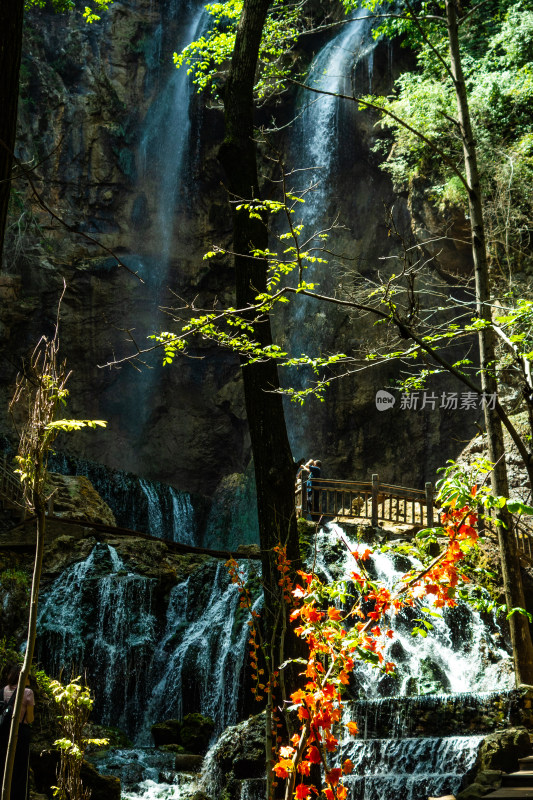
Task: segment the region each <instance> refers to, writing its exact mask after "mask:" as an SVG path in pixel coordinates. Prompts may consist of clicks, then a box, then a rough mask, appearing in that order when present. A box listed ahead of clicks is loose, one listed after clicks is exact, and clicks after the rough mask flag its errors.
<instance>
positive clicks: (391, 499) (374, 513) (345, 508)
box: [296, 475, 434, 527]
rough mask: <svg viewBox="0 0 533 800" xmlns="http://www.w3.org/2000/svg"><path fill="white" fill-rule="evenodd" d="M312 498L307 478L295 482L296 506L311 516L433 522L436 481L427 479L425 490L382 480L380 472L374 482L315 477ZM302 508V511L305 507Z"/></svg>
mask: <svg viewBox="0 0 533 800" xmlns="http://www.w3.org/2000/svg"><path fill="white" fill-rule="evenodd" d="M312 483H313V486H312V490H311V495H310V501H309V500H308V489H307V481H306V480H305V479H304V480H303V481H301V480H300V481H299V482H298V484H297V486H296V510H297V512H298V513H299V514H302V513H309V514H311V517H312V519H315V520H316V519H319V518H320V517H325V518H326V519H333V518H334V517H344V518H348V519H360V518H363V519H369V520H371V522H372V525H374V526H375V525H377V524H378V521H379V520H384V521H387V522H396V523H404V524H408V525H420V526H424V527H425V526H429V527H431V526H432V525H433V520H434V503H433V485H432V484H431V483H426V489H425V491H422V490H420V489H409V488H406V487H404V486H394V485H393V484H389V483H380V482H379V476H378V475H372V481H371V482H366V483H365V482H360V481H339V480H330V479H327V478H313V479H312ZM302 509H303V511H302Z"/></svg>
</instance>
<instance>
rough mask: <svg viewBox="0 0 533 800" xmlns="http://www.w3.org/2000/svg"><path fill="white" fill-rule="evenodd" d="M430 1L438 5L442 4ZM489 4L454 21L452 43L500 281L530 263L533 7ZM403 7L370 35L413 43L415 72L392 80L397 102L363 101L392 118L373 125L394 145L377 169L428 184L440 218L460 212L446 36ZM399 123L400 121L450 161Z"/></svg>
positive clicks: (462, 200)
mask: <svg viewBox="0 0 533 800" xmlns="http://www.w3.org/2000/svg"><path fill="white" fill-rule="evenodd" d="M438 5H439V7H440V8H441V9H442V7H443V5H442V3H440V4H438ZM422 6H424V4H422ZM489 6H490V7H489V8H486V6H484V8H483V11H482V12H481V13H480V14H473V15H472V16H471V17H469V18H465V21H464V22H462V23H461V27H460V33H461V37H460V44H461V55H462V64H463V71H464V73H465V80H466V85H467V90H468V94H469V106H470V113H471V117H472V124H473V127H474V134H475V138H476V144H477V153H478V162H479V168H480V175H481V181H482V188H483V192H484V195H485V205H484V214H485V221H486V226H487V238H488V247H489V257H490V259H491V263H492V264H493V265H496V266H498V267H500V268H501V270H502V273H503V274H504V275H505V276H507V275H508V273H509V270H511V269H513V268H514V269H517V268H519V269H521V268H523V265H524V259H526V258H529V257H530V251H529V248H530V234H531V232H530V221H531V212H532V206H531V192H530V186H531V180H532V178H533V121H532V118H531V113H530V109H531V104H532V102H533V48H532V46H531V39H532V32H533V10H532V7H531V5H530V3H529V2H528V0H519V1H518V2H515V3H510V2H507V0H501V1H500V2H498V3H496V2H492V3H490V4H489ZM411 9H412V6H411V5H410V3H409V2H408V0H405V3H404V12H405V17H406V18H404V19H403V20H401V21H400V22H397V21H395V20H389V21H388V22H386V23H385V24H384V25H382V26H381V27H380V28H378V29H377V33H385V34H386V35H388V36H397V35H399V34H401V35H403V36H404V44H408V45H410V46H413V47H416V54H417V68H416V70H415V71H413V72H407V73H404V74H403V75H401V76H400V78H399V79H398V81H397V83H396V97H395V98H393V99H387V98H378V99H376V98H370V99H371V100H373V101H374V102H377V104H378V105H380V106H381V107H382V108H384V109H386V110H387V111H388V112H392V113H393V114H394V115H395V116H396V117H397V118H398V119H394V118H392V117H391V116H389V115H387V114H385V115H384V116H383V118H382V121H381V124H382V126H383V127H384V128H387V129H389V130H390V131H391V133H392V136H393V139H394V146H393V148H392V150H391V152H390V154H389V156H388V158H387V161H386V162H385V163H384V165H383V168H384V169H385V170H387V171H388V172H390V173H391V175H392V177H393V179H394V181H395V183H396V184H397V185H398V186H405V185H406V184H409V183H411V182H412V181H413V180H416V179H418V178H423V179H424V180H425V181H429V183H430V184H431V185H432V188H431V190H430V197H432V199H433V201H434V203H435V204H436V206H437V208H438V209H439V210H440V211H441V213H444V212H446V211H447V210H448V209H450V207H454V208H460V209H462V210H463V211H464V213H465V215H466V216H467V213H468V211H467V209H468V198H467V194H466V190H465V188H464V186H463V185H462V184H461V183H460V181H459V180H458V179H457V175H456V174H455V173H454V172H453V171H452V170H451V169H450V163H449V162H454V161H456V159H457V156H458V155H459V154H460V153H461V150H460V137H459V126H458V123H457V122H456V121H455V113H456V99H455V90H454V86H453V82H452V79H451V76H450V73H449V70H448V68H447V62H446V56H447V48H446V30H445V27H444V26H442V25H440V24H439V23H438V22H435V21H431V19H430V20H427V19H424V14H425V13H426V9H424V8H422V9H421V10H420V11H419V13H420V14H421V17H422V19H423V25H424V34H423V35H422V34H421V33H420V29H419V27H418V26H417V25H416V24H415V23H413V22H412V21H411V20H412V15H411V13H410V10H411ZM465 11H468V8H466V9H465ZM430 13H431V12H430ZM433 13H435V11H434V9H433ZM398 120H400V121H398ZM401 120H408V121H409V123H410V125H411V127H412V128H414V129H416V131H417V132H420V133H422V134H423V135H424V136H425V137H426V139H429V140H430V141H431V142H432V143H433V144H434V145H436V146H437V147H438V148H439V149H440V151H441V153H444V154H445V155H446V156H447V157H448V159H449V162H447V161H446V160H444V159H443V158H442V157H441V156H440V155H439V153H437V152H436V151H435V150H434V149H432V148H431V147H430V146H429V145H428V142H427V141H423V140H422V139H421V138H420V136H418V135H416V133H415V132H413V131H412V130H408V129H407V128H406V127H405V125H403V124H402V123H401ZM379 147H382V145H381V144H380V145H379Z"/></svg>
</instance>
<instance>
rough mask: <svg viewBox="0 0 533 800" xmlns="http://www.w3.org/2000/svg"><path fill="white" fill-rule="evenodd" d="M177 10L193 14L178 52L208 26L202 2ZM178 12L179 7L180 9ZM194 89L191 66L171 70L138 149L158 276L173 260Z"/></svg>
mask: <svg viewBox="0 0 533 800" xmlns="http://www.w3.org/2000/svg"><path fill="white" fill-rule="evenodd" d="M185 5H186V8H185V9H183V5H182V7H181V8H180V9H179V13H181V14H183V13H184V12H185V16H186V18H187V16H188V17H189V19H188V21H187V22H186V24H185V25H183V26H182V27H181V30H180V37H179V41H178V42H177V43H176V50H177V51H178V52H180V51H181V50H182V49H183V48H184V47H185V46H186V45H188V44H189V43H190V42H192V41H194V40H196V39H198V37H199V36H200V34H201V32H202V29H203V27H204V25H205V20H206V17H207V12H206V11H205V8H204V5H203V4H201V5H199V6H197V7H196V8H195V9H194V10H193V11H192V12H191V10H190V8H189V7H188V5H187V4H185ZM176 11H177V9H176ZM192 93H193V89H192V86H191V80H190V78H189V76H188V75H187V70H186V69H185V68H184V67H183V68H181V69H179V70H178V69H174V70H172V72H171V74H170V77H169V79H168V81H167V83H166V85H165V86H164V87H163V89H162V91H160V92H159V93H158V94H157V97H156V99H155V101H154V103H153V104H152V106H151V108H150V109H149V111H148V114H147V116H146V123H145V128H144V134H143V136H142V139H141V143H140V147H139V162H140V173H141V176H142V177H144V178H146V177H150V178H151V179H152V180H153V181H154V184H155V186H156V197H155V205H156V208H157V216H156V220H155V225H156V232H157V238H158V242H159V252H158V259H159V264H160V269H159V280H160V281H161V280H164V279H165V278H166V270H167V268H168V266H169V263H170V261H171V258H172V244H173V241H174V220H175V215H176V208H177V207H178V206H179V203H180V201H181V199H182V198H181V193H182V182H183V179H184V174H185V168H186V167H187V166H188V165H187V163H186V162H187V156H188V152H189V148H190V141H189V140H190V133H191V118H190V106H191V97H192Z"/></svg>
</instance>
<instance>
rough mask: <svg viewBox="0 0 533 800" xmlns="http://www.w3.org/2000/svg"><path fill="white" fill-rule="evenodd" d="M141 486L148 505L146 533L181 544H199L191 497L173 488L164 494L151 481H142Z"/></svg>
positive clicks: (170, 487) (167, 488) (168, 488)
mask: <svg viewBox="0 0 533 800" xmlns="http://www.w3.org/2000/svg"><path fill="white" fill-rule="evenodd" d="M139 485H140V487H141V489H142V491H143V493H144V495H145V497H146V500H147V504H148V528H147V531H146V532H147V533H149V534H151V536H157V538H159V539H167V540H169V541H172V542H180V544H191V545H194V544H197V542H196V535H195V519H194V509H193V507H192V503H191V499H190V497H189V495H188V494H186V493H185V492H177V491H176V490H175V489H173V488H172V486H168V487H166V490H167V491H166V493H165V494H163V493H162V492H161V491H160V490H159V487H158V486H156V485H155V484H154V483H152V482H151V481H146V480H140V481H139ZM169 501H170V503H169ZM169 505H170V508H169Z"/></svg>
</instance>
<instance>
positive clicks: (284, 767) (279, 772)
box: [273, 758, 292, 778]
mask: <svg viewBox="0 0 533 800" xmlns="http://www.w3.org/2000/svg"><path fill="white" fill-rule="evenodd" d="M291 770H292V761H291V759H290V758H281V759H280V760H279V761H278V763H277V764H274V768H273V771H274V772H275V773H276V776H277V777H278V778H288V777H289V772H290V771H291Z"/></svg>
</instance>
